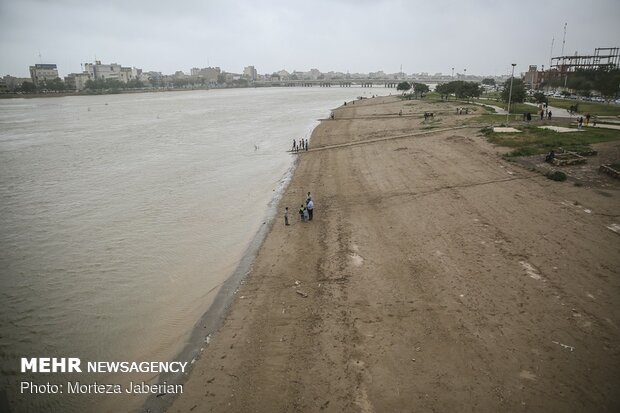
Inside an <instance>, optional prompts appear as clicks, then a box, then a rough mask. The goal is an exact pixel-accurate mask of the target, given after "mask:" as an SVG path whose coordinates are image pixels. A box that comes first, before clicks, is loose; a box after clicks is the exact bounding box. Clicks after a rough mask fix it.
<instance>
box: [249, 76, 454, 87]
mask: <svg viewBox="0 0 620 413" xmlns="http://www.w3.org/2000/svg"><path fill="white" fill-rule="evenodd" d="M452 80H453V79H445V78H429V79H425V80H395V79H331V80H256V81H254V82H252V85H253V86H286V87H351V86H361V87H373V86H378V87H381V86H383V87H386V88H396V87H397V86H398V84H399V83H400V82H409V83H413V82H416V83H425V84H443V83H448V82H450V81H452Z"/></svg>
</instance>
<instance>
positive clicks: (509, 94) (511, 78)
mask: <svg viewBox="0 0 620 413" xmlns="http://www.w3.org/2000/svg"><path fill="white" fill-rule="evenodd" d="M516 65H517V64H516V63H512V76H510V92H508V113H506V123H508V117H509V116H510V100H511V99H512V80H513V79H514V78H515V66H516Z"/></svg>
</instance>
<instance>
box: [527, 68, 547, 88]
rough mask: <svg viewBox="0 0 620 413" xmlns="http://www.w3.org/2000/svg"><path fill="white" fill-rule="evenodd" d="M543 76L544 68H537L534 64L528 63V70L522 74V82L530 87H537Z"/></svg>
mask: <svg viewBox="0 0 620 413" xmlns="http://www.w3.org/2000/svg"><path fill="white" fill-rule="evenodd" d="M544 78H545V70H544V68H543V70H538V67H537V66H536V65H530V67H529V70H528V71H527V72H525V73H524V74H523V83H525V84H526V85H528V86H529V87H530V89H539V88H540V85H541V83H542V82H543V80H544Z"/></svg>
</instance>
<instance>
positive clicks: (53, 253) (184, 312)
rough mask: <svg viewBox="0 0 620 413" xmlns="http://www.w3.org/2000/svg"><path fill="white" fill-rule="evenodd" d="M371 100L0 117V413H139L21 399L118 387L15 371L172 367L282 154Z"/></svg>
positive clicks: (265, 199)
mask: <svg viewBox="0 0 620 413" xmlns="http://www.w3.org/2000/svg"><path fill="white" fill-rule="evenodd" d="M376 93H381V94H386V93H387V91H386V90H385V89H378V88H376V89H360V88H339V87H338V88H265V89H235V90H208V91H188V92H166V93H143V94H123V95H103V96H79V97H78V96H76V97H63V98H43V99H11V100H3V101H0V271H1V272H0V361H1V364H2V371H1V372H2V383H1V384H2V387H3V388H4V389H5V394H0V410H2V406H3V403H8V404H9V407H10V408H11V410H12V411H65V412H77V411H93V410H101V411H113V410H114V411H124V410H126V409H130V408H132V409H133V408H136V407H139V406H140V403H142V401H143V398H141V397H139V396H132V397H129V398H127V397H125V398H119V397H116V396H105V397H97V396H93V395H67V394H66V391H65V394H62V395H32V394H20V388H19V383H20V382H21V381H24V380H32V381H33V382H34V383H36V384H38V383H45V382H48V381H49V382H50V383H64V382H66V380H80V381H82V382H84V383H90V382H92V381H93V380H98V381H105V380H106V379H107V380H112V382H113V381H114V380H116V381H118V382H119V383H123V382H124V381H127V380H128V378H127V377H116V378H113V379H112V378H110V377H107V378H102V377H99V376H97V377H91V376H88V375H80V376H72V377H70V375H58V374H22V373H20V372H19V369H20V366H19V360H20V357H80V358H81V359H82V360H83V362H86V361H110V360H117V361H125V360H126V361H152V360H153V361H160V360H162V361H165V360H172V359H173V358H174V357H175V355H177V354H178V353H179V351H180V350H181V349H182V348H183V346H184V345H185V343H186V341H187V340H188V337H189V336H190V333H191V332H192V329H193V327H194V324H195V323H196V321H197V320H199V319H200V317H201V316H202V314H204V313H205V311H206V310H207V309H208V307H209V305H210V303H211V300H212V299H213V297H214V296H215V294H216V293H217V291H218V286H219V285H221V283H222V282H223V281H224V280H225V279H226V278H227V277H228V276H230V274H231V273H232V272H233V271H234V269H235V268H236V266H237V265H238V263H239V260H240V259H241V257H242V255H243V253H244V251H245V250H246V248H247V247H248V245H249V243H250V241H251V240H252V238H253V237H254V234H256V232H257V230H258V229H259V228H260V226H261V225H262V224H263V222H265V219H266V215H267V212H268V209H269V208H268V206H269V203H270V202H271V201H272V200H273V199H274V196H275V195H276V194H277V193H278V191H280V190H281V189H282V187H283V185H284V183H285V181H286V177H287V174H290V171H291V169H292V165H293V158H294V157H293V156H291V154H289V153H287V151H288V150H289V149H290V147H291V145H292V140H293V138H300V137H304V138H309V137H310V133H311V131H312V129H313V127H314V126H315V125H316V124H317V121H316V120H317V119H319V118H326V117H327V116H328V115H329V111H330V109H331V108H334V107H336V106H339V105H341V104H342V103H343V101H344V100H351V99H354V98H355V97H357V96H369V95H370V94H376ZM308 190H311V188H309V189H308ZM147 379H153V377H150V376H149V377H147ZM2 399H5V400H2ZM5 405H6V404H5ZM102 406H106V407H102Z"/></svg>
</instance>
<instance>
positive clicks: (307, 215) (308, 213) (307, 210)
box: [284, 192, 314, 225]
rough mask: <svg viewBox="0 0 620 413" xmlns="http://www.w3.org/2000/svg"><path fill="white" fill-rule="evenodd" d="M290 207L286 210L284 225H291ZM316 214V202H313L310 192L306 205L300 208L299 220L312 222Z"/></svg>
mask: <svg viewBox="0 0 620 413" xmlns="http://www.w3.org/2000/svg"><path fill="white" fill-rule="evenodd" d="M288 213H289V212H288V207H286V208H284V225H290V222H289V214H288ZM313 213H314V201H313V200H312V195H310V192H308V197H307V198H306V203H305V205H304V204H301V206H300V207H299V220H300V221H301V222H306V221H312V217H313V215H314V214H313Z"/></svg>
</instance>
